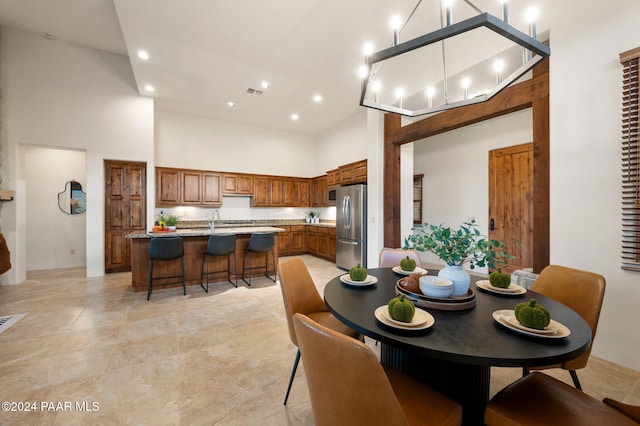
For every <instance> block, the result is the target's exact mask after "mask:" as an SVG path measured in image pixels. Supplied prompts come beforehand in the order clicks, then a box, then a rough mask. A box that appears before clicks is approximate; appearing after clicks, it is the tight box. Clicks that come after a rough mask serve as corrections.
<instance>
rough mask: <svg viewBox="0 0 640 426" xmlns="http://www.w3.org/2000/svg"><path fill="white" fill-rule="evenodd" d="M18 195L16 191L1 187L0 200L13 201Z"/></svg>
mask: <svg viewBox="0 0 640 426" xmlns="http://www.w3.org/2000/svg"><path fill="white" fill-rule="evenodd" d="M15 195H16V193H15V191H9V190H8V189H0V201H12V200H13V197H14V196H15Z"/></svg>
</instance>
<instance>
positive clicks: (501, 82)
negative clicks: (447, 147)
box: [360, 2, 550, 117]
mask: <svg viewBox="0 0 640 426" xmlns="http://www.w3.org/2000/svg"><path fill="white" fill-rule="evenodd" d="M467 3H469V4H470V2H467ZM418 4H419V3H418ZM416 8H417V6H416ZM474 8H475V6H474ZM476 10H477V8H476ZM414 12H415V9H414ZM502 14H503V18H502V19H499V18H497V17H495V16H493V15H491V14H490V13H487V12H484V13H480V14H478V15H476V16H473V17H471V18H469V19H466V20H463V21H461V22H457V23H451V9H450V7H449V8H447V10H446V13H445V16H446V25H442V28H440V29H437V30H435V31H433V32H430V33H428V34H425V35H422V36H419V37H416V38H413V39H411V40H408V41H406V42H403V43H398V42H397V39H398V32H397V31H396V32H394V43H393V46H391V47H388V48H386V49H383V50H381V51H378V52H376V53H372V54H369V55H367V56H366V58H365V65H364V68H363V73H362V76H363V80H362V92H361V95H360V105H361V106H364V107H367V108H374V109H378V110H381V111H386V112H391V113H396V114H401V115H404V116H407V117H416V116H421V115H425V114H432V113H436V112H440V111H444V110H447V109H452V108H457V107H461V106H465V105H471V104H476V103H480V102H485V101H488V100H489V99H491V98H492V97H494V96H495V95H496V94H498V93H499V92H500V91H502V90H503V89H505V88H506V87H508V86H509V85H511V84H512V83H513V82H515V81H516V80H518V79H519V78H520V77H522V76H523V75H524V74H526V73H527V72H528V71H529V70H531V69H532V68H533V67H534V66H535V65H536V64H537V63H539V62H540V61H542V60H544V59H546V58H547V57H549V55H550V49H549V47H548V46H547V45H546V44H544V43H542V42H540V41H538V40H537V39H536V37H537V34H536V28H535V22H534V21H531V22H530V23H529V34H525V33H524V32H522V31H520V30H518V29H517V28H515V27H513V26H512V25H510V24H509V23H508V9H507V6H506V2H503V10H502ZM441 16H442V11H441ZM441 23H442V18H441ZM478 32H480V34H479V33H478ZM479 40H484V41H485V45H486V44H491V45H492V46H497V45H500V46H502V45H505V46H508V48H506V49H504V50H502V51H501V52H500V53H491V54H490V56H491V57H490V58H486V59H485V60H484V63H480V64H477V63H474V64H473V66H469V67H467V68H466V69H464V70H461V71H458V72H457V73H456V74H453V75H447V58H446V53H447V46H454V45H456V46H463V47H462V48H459V52H458V53H454V55H455V56H456V57H457V59H460V57H469V58H471V57H474V58H476V59H477V57H476V56H474V54H476V53H477V51H478V50H481V49H482V46H479V47H477V46H476V45H474V43H478V41H479ZM487 40H488V41H487ZM445 42H446V43H447V45H445ZM464 46H467V47H466V50H464V49H465V48H464ZM460 49H462V50H460ZM460 52H462V53H460ZM440 62H441V66H439V71H438V73H434V72H433V68H434V67H435V66H436V65H435V64H436V63H438V64H440ZM488 68H492V70H493V71H491V73H488V72H487V71H486V70H487V69H488ZM440 70H441V71H442V72H441V73H440ZM479 73H480V74H484V75H483V79H482V78H476V77H478V74H479ZM489 74H491V75H490V77H491V78H490V79H489ZM472 78H473V79H475V81H476V90H477V92H476V93H470V90H469V89H470V86H471V83H470V80H471V79H472ZM481 80H482V81H481ZM456 82H458V83H460V84H458V85H455V88H452V87H453V85H454V83H456ZM406 85H409V86H410V87H409V88H408V89H407V88H406V87H403V86H406ZM480 86H482V87H480Z"/></svg>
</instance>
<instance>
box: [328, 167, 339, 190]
mask: <svg viewBox="0 0 640 426" xmlns="http://www.w3.org/2000/svg"><path fill="white" fill-rule="evenodd" d="M327 185H328V186H334V185H340V169H334V170H329V171H328V172H327Z"/></svg>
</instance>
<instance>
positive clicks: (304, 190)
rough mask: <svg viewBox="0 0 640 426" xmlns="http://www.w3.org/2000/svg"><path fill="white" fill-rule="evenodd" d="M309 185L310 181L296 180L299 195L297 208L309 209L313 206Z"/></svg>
mask: <svg viewBox="0 0 640 426" xmlns="http://www.w3.org/2000/svg"><path fill="white" fill-rule="evenodd" d="M309 184H310V179H297V180H296V193H297V195H298V198H297V201H296V204H295V206H296V207H309V206H310V205H311V202H310V200H309Z"/></svg>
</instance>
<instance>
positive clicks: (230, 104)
mask: <svg viewBox="0 0 640 426" xmlns="http://www.w3.org/2000/svg"><path fill="white" fill-rule="evenodd" d="M227 105H229V106H230V107H233V106H236V103H235V102H233V101H229V102H227Z"/></svg>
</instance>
